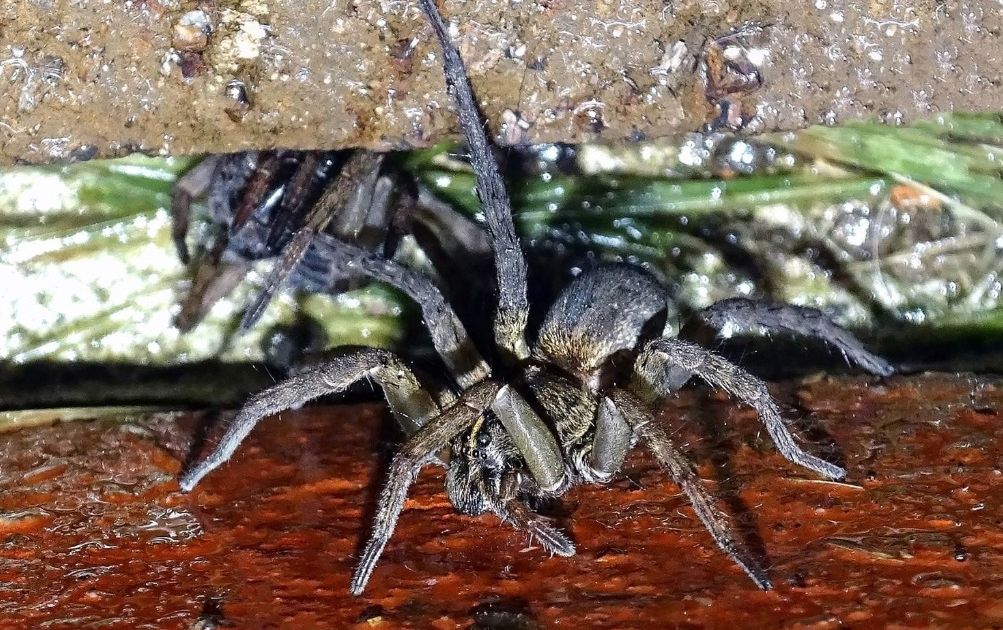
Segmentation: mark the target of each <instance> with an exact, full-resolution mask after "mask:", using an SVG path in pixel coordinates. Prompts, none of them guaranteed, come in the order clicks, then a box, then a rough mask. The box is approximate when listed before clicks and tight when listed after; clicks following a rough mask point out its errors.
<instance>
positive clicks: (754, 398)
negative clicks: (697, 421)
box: [632, 338, 846, 479]
mask: <svg viewBox="0 0 1003 630" xmlns="http://www.w3.org/2000/svg"><path fill="white" fill-rule="evenodd" d="M694 375H696V376H699V377H700V378H701V379H703V380H704V381H707V383H709V384H710V385H712V386H714V387H717V388H720V389H723V390H725V391H726V392H728V393H729V394H731V395H732V396H734V397H736V398H738V399H739V400H741V401H742V402H744V403H745V404H747V405H749V406H750V407H752V408H753V409H755V410H756V412H757V413H758V414H759V417H760V419H761V420H762V421H763V424H764V425H765V426H766V430H767V431H768V432H769V433H770V437H772V438H773V442H774V443H775V444H776V445H777V449H778V450H779V451H780V453H781V454H782V455H783V456H784V457H786V458H787V459H789V460H790V461H792V462H794V463H795V464H799V465H801V466H804V467H805V468H809V469H811V470H814V471H815V472H817V473H818V474H820V475H822V476H824V477H828V478H830V479H842V478H844V477H845V476H846V471H845V470H843V469H842V468H840V467H839V466H836V465H835V464H830V463H829V462H827V461H825V460H824V459H821V458H819V457H815V456H814V455H811V454H810V453H806V452H805V451H803V450H802V449H801V447H800V446H798V445H797V443H795V442H794V436H792V435H791V432H790V430H789V429H788V428H787V425H786V424H784V421H783V418H781V417H780V409H778V408H777V404H776V403H775V402H774V401H773V398H772V397H771V396H770V392H769V390H768V389H767V388H766V384H765V383H763V381H761V380H759V379H758V378H756V377H754V376H752V375H751V374H749V373H748V372H746V371H745V370H743V369H741V368H740V367H738V366H737V365H735V364H733V363H731V362H729V361H727V360H726V359H724V358H722V357H720V356H718V355H716V354H714V353H713V352H710V351H709V350H706V349H704V348H701V347H700V346H698V345H696V344H693V343H690V342H688V341H683V340H681V339H669V338H661V339H655V340H652V341H651V342H649V343H648V344H647V345H646V346H645V347H644V349H643V350H642V351H641V353H640V354H639V355H638V356H637V360H636V361H635V362H634V382H633V387H632V391H633V393H634V394H635V395H637V396H639V397H641V398H642V399H648V400H653V399H657V398H660V397H662V396H667V395H669V394H671V393H672V392H674V391H676V390H677V389H678V388H679V387H681V386H682V385H683V384H685V383H686V381H688V380H689V379H690V378H691V377H692V376H694Z"/></svg>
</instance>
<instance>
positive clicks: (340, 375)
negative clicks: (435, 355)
mask: <svg viewBox="0 0 1003 630" xmlns="http://www.w3.org/2000/svg"><path fill="white" fill-rule="evenodd" d="M367 377H368V378H372V379H373V380H374V381H376V382H377V383H378V384H379V385H380V386H381V387H382V388H383V393H384V395H385V396H386V398H387V402H388V403H389V404H390V408H391V410H392V411H393V413H394V416H395V417H396V418H397V421H398V422H399V423H400V424H401V427H402V428H403V429H404V431H405V433H407V434H409V435H410V434H412V433H415V431H417V430H418V429H419V428H420V427H421V426H422V425H423V424H424V423H425V421H426V419H427V418H429V417H430V416H432V415H433V414H435V413H436V412H437V411H438V409H439V407H438V405H437V404H436V403H435V401H433V400H432V397H431V396H430V395H429V394H428V392H427V391H426V390H425V389H423V388H422V386H421V384H420V383H419V382H418V379H417V378H416V377H415V375H414V373H413V372H412V371H411V370H410V369H409V368H408V367H407V366H406V365H405V364H404V363H403V361H401V360H400V359H399V358H398V357H397V356H396V355H394V354H393V353H391V352H388V351H386V350H375V349H371V348H364V349H361V350H358V351H355V352H351V353H349V354H345V355H342V356H339V357H337V358H334V359H332V360H330V361H329V362H327V363H325V364H324V365H322V366H320V367H317V368H314V369H311V370H308V371H305V372H302V373H300V374H296V375H294V376H292V377H290V378H288V379H286V380H284V381H282V382H281V383H278V384H277V385H274V386H272V387H270V388H268V389H266V390H264V391H262V392H260V393H258V394H256V395H255V396H253V397H252V398H251V399H250V400H248V401H247V403H245V404H244V406H243V408H241V410H240V412H239V413H238V414H237V417H236V418H235V419H234V420H233V422H232V423H231V424H230V426H229V427H228V428H227V430H226V433H225V434H224V435H223V437H222V438H221V439H220V442H219V444H218V445H217V446H216V448H215V449H214V450H213V452H212V453H210V454H209V456H208V457H206V458H205V459H204V460H202V461H201V462H199V463H198V464H196V465H195V466H193V467H191V468H190V469H189V470H187V471H185V473H184V474H182V475H181V478H180V480H179V484H180V486H181V489H182V490H183V491H185V492H188V491H190V490H191V489H192V488H194V487H195V486H196V485H197V484H198V483H199V481H201V480H202V478H203V477H205V476H206V475H208V474H209V473H210V472H212V471H213V470H215V469H216V468H219V467H220V466H221V465H223V464H224V463H225V462H226V461H227V460H228V459H230V457H231V456H232V455H233V453H234V452H235V451H236V450H237V447H238V446H240V443H241V442H243V441H244V438H246V437H247V435H248V434H249V433H250V432H251V430H252V429H254V427H255V426H256V425H257V424H258V422H260V421H261V420H262V419H263V418H266V417H268V416H270V415H273V414H276V413H279V412H280V411H285V410H286V409H295V408H297V407H300V406H301V405H303V404H304V403H306V402H307V401H309V400H312V399H314V398H317V397H318V396H322V395H324V394H334V393H338V392H342V391H345V390H346V389H347V388H348V387H349V386H350V385H352V384H353V383H355V382H356V381H358V380H360V379H363V378H367Z"/></svg>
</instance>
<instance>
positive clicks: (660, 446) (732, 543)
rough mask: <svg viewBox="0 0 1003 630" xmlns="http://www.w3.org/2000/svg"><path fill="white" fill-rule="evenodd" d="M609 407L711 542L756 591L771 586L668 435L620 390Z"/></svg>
mask: <svg viewBox="0 0 1003 630" xmlns="http://www.w3.org/2000/svg"><path fill="white" fill-rule="evenodd" d="M610 397H611V399H612V400H611V402H612V404H613V405H614V406H615V407H616V408H617V409H618V410H619V411H620V413H622V417H623V418H624V419H625V420H626V422H627V423H628V424H630V425H631V427H632V428H633V430H634V431H635V432H636V433H637V435H638V436H639V437H640V438H641V440H642V441H643V442H644V443H645V445H646V446H647V447H648V449H649V450H650V451H651V453H652V454H653V455H654V456H655V459H657V460H658V463H660V464H661V465H662V468H664V469H665V471H666V472H667V473H669V477H671V478H672V480H673V481H674V482H675V483H677V484H679V487H680V488H681V489H682V491H683V492H684V493H685V494H686V497H687V498H688V499H689V501H690V504H691V505H692V506H693V510H694V511H695V512H696V515H697V518H699V519H700V522H701V523H703V525H704V527H705V528H706V529H707V531H708V532H709V533H710V535H711V537H712V538H713V539H714V542H715V543H717V546H718V547H720V548H721V550H722V551H724V552H725V553H726V554H728V556H730V557H731V559H732V560H734V561H735V563H736V564H737V565H738V566H740V567H741V568H742V570H743V571H745V572H746V573H747V574H748V575H749V577H751V578H752V581H753V582H755V583H756V585H757V586H759V588H762V589H769V588H771V587H772V583H771V582H770V578H769V576H768V575H767V573H766V570H765V569H764V568H763V567H762V566H760V564H759V563H758V562H757V561H756V560H755V558H753V556H752V555H751V554H750V553H749V552H748V550H746V549H745V547H744V546H743V545H742V544H740V543H739V542H738V541H737V540H736V539H735V537H734V535H733V534H732V528H731V525H730V524H729V523H728V521H729V519H728V517H727V516H726V514H725V513H724V512H723V511H722V510H721V509H720V508H718V507H717V500H716V499H715V498H714V495H712V494H711V493H710V492H709V491H708V490H707V488H706V487H705V486H704V484H703V482H702V481H701V480H700V477H698V476H697V474H696V472H695V471H694V470H693V467H692V466H691V465H690V462H689V460H687V459H686V456H685V455H684V454H683V453H682V452H681V451H680V450H679V449H678V448H676V446H675V444H673V443H672V440H671V439H670V438H669V436H668V435H666V433H665V432H664V431H663V430H662V429H661V427H659V426H658V425H657V424H656V423H655V422H653V418H652V417H651V413H650V412H649V411H648V410H647V409H646V408H645V407H644V405H643V404H641V402H640V401H639V400H638V399H637V398H635V397H634V396H632V395H631V394H630V393H628V392H626V391H624V390H622V389H614V390H612V391H611V392H610Z"/></svg>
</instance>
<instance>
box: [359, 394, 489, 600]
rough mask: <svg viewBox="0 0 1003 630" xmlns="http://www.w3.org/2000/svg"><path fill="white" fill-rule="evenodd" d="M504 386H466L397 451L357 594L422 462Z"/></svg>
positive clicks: (365, 553)
mask: <svg viewBox="0 0 1003 630" xmlns="http://www.w3.org/2000/svg"><path fill="white" fill-rule="evenodd" d="M500 388H501V384H500V383H497V382H495V381H483V382H481V383H478V384H477V385H474V386H473V387H471V388H470V389H468V390H466V391H465V392H463V394H462V395H461V396H460V398H459V399H458V400H457V401H456V402H454V403H452V404H451V405H449V406H448V407H446V408H445V409H444V410H443V411H442V412H441V413H439V414H438V415H436V416H434V417H432V418H430V419H429V420H428V421H427V422H426V423H425V425H424V426H422V427H421V428H420V429H419V430H418V432H417V433H415V434H414V435H413V436H411V438H410V439H408V441H407V442H405V443H404V445H403V446H402V447H401V449H400V450H399V451H398V452H397V454H396V455H394V458H393V461H392V462H391V463H390V470H389V471H388V472H387V481H386V485H385V486H384V487H383V492H382V493H381V494H380V501H379V505H378V507H377V509H376V517H375V519H374V521H373V531H372V534H371V535H370V538H369V541H368V542H367V543H366V547H365V549H364V550H363V552H362V556H361V557H360V558H359V564H358V565H357V567H356V569H355V574H354V575H353V576H352V586H351V591H352V594H353V595H360V594H361V593H362V591H363V590H365V588H366V583H367V582H368V581H369V577H370V576H371V575H372V573H373V569H374V568H375V567H376V563H377V561H378V560H379V558H380V555H381V554H382V553H383V549H384V548H385V547H386V545H387V542H388V541H389V540H390V536H391V535H392V534H393V531H394V528H396V527H397V519H398V518H399V517H400V514H401V511H402V510H403V509H404V501H405V500H406V499H407V491H408V489H409V488H410V487H411V484H413V483H414V480H415V479H417V477H418V472H419V471H420V470H421V468H422V466H424V465H425V464H426V463H427V462H428V461H429V460H430V459H431V458H432V457H433V456H434V455H435V453H436V452H438V451H439V450H440V449H442V448H443V447H444V446H446V445H448V444H449V442H450V440H452V439H453V438H454V437H456V436H457V435H459V434H460V433H461V432H462V431H464V430H465V429H467V428H468V427H469V426H470V425H471V424H473V423H474V422H475V421H476V420H477V418H479V417H480V416H481V414H483V413H484V411H485V410H486V409H487V408H488V406H489V405H491V403H492V401H493V400H494V399H495V396H496V394H497V393H498V390H499V389H500Z"/></svg>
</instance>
